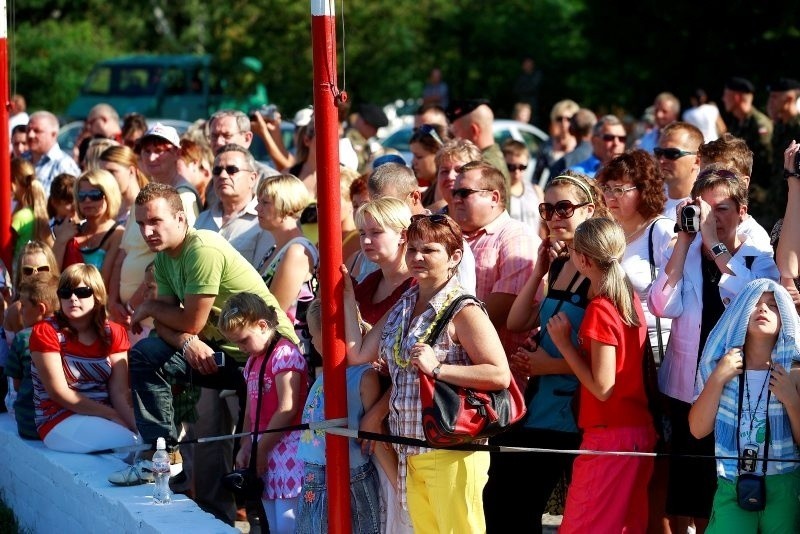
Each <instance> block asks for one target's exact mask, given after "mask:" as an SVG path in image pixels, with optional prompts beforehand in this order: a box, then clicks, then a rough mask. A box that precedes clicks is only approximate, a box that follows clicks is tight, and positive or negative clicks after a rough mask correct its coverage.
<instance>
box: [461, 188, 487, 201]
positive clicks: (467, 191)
mask: <svg viewBox="0 0 800 534" xmlns="http://www.w3.org/2000/svg"><path fill="white" fill-rule="evenodd" d="M491 192H492V190H491V189H470V188H469V187H459V188H458V189H453V198H460V199H461V200H465V199H466V198H467V197H468V196H470V195H474V194H475V193H491Z"/></svg>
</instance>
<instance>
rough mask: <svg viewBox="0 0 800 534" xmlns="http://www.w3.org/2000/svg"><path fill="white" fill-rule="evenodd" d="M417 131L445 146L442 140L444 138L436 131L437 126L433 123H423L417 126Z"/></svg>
mask: <svg viewBox="0 0 800 534" xmlns="http://www.w3.org/2000/svg"><path fill="white" fill-rule="evenodd" d="M417 131H418V132H419V133H420V134H422V135H428V136H430V137H431V138H432V139H433V140H434V141H435V142H436V144H438V145H439V146H444V141H442V138H441V137H439V134H438V133H436V128H435V127H434V126H433V125H432V124H423V125H422V126H420V127H419V128H417Z"/></svg>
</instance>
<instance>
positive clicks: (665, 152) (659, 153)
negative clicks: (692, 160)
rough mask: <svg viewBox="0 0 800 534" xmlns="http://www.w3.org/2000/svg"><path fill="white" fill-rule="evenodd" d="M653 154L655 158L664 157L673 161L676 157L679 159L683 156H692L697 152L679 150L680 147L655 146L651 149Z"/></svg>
mask: <svg viewBox="0 0 800 534" xmlns="http://www.w3.org/2000/svg"><path fill="white" fill-rule="evenodd" d="M653 154H655V156H656V158H664V159H668V160H670V161H675V160H676V159H680V158H682V157H683V156H693V155H695V154H697V151H696V150H695V151H694V152H692V151H689V150H681V149H680V148H661V147H655V148H654V149H653Z"/></svg>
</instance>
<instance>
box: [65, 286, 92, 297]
mask: <svg viewBox="0 0 800 534" xmlns="http://www.w3.org/2000/svg"><path fill="white" fill-rule="evenodd" d="M56 294H57V295H58V298H60V299H65V300H66V299H70V298H72V295H75V296H76V297H78V298H79V299H88V298H89V297H91V296H92V295H94V290H93V289H92V288H91V287H61V288H59V289H58V291H56Z"/></svg>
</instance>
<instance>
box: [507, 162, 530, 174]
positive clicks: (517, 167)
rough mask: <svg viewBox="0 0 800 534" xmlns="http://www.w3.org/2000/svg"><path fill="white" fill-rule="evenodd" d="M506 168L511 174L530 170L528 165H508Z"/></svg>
mask: <svg viewBox="0 0 800 534" xmlns="http://www.w3.org/2000/svg"><path fill="white" fill-rule="evenodd" d="M506 167H508V170H509V171H511V172H517V171H524V170H525V169H527V168H528V166H527V165H524V164H522V163H506Z"/></svg>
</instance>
